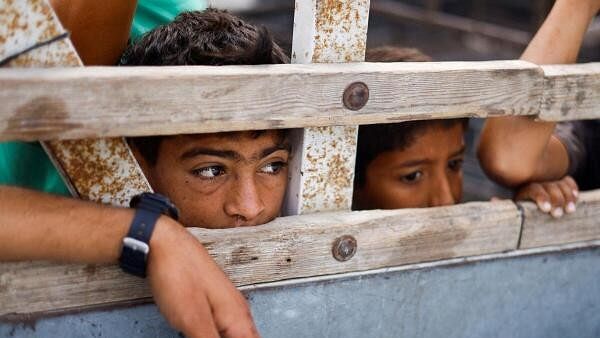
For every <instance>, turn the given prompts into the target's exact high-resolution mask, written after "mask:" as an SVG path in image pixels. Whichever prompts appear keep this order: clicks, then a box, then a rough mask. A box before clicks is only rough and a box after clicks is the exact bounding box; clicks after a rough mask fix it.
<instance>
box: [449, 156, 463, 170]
mask: <svg viewBox="0 0 600 338" xmlns="http://www.w3.org/2000/svg"><path fill="white" fill-rule="evenodd" d="M462 166H463V159H462V158H458V159H455V160H450V161H448V168H450V169H452V170H454V171H460V170H461V169H462Z"/></svg>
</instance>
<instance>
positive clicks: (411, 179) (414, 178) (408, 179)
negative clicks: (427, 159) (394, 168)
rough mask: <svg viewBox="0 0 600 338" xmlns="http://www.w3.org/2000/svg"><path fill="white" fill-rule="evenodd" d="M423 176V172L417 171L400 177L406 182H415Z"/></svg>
mask: <svg viewBox="0 0 600 338" xmlns="http://www.w3.org/2000/svg"><path fill="white" fill-rule="evenodd" d="M421 177H423V172H422V171H415V172H412V173H410V174H408V175H404V176H402V177H401V178H400V180H402V182H405V183H415V182H417V181H419V180H420V179H421Z"/></svg>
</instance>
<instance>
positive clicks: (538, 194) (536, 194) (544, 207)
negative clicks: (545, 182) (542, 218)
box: [515, 183, 552, 213]
mask: <svg viewBox="0 0 600 338" xmlns="http://www.w3.org/2000/svg"><path fill="white" fill-rule="evenodd" d="M515 200H517V201H524V200H530V201H533V202H535V203H536V204H537V206H538V209H540V211H541V212H545V213H548V212H550V211H551V210H552V205H551V204H550V195H548V193H546V190H544V188H542V185H541V184H538V183H531V184H529V185H527V186H525V187H524V188H522V189H521V190H519V192H518V193H517V196H516V197H515Z"/></svg>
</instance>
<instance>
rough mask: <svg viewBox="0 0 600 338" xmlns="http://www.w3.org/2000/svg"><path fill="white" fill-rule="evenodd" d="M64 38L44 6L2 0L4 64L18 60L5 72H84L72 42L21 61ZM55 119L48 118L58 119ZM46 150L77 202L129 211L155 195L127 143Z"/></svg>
mask: <svg viewBox="0 0 600 338" xmlns="http://www.w3.org/2000/svg"><path fill="white" fill-rule="evenodd" d="M64 33H65V30H64V28H63V27H62V26H61V24H60V22H59V21H58V18H57V17H56V15H55V14H54V11H53V10H52V8H51V7H50V5H49V4H48V3H47V2H46V1H44V0H26V1H10V0H0V60H2V59H6V58H9V57H11V56H16V55H18V56H17V57H16V58H14V59H12V60H11V61H10V62H8V63H7V64H6V66H8V67H57V66H63V67H64V66H72V67H78V66H83V64H82V62H81V60H80V59H79V56H78V55H77V53H76V51H75V48H74V47H73V45H72V44H71V41H70V40H69V39H61V40H58V41H56V42H54V43H51V44H48V45H44V46H41V47H40V48H36V49H33V50H31V51H29V52H27V53H24V54H22V55H19V54H20V53H22V52H23V51H25V50H27V49H28V48H29V47H31V46H35V45H36V44H39V43H42V42H44V41H49V40H50V39H52V38H54V37H57V36H60V35H62V34H64ZM54 115H56V114H54ZM54 115H52V116H48V118H50V119H52V118H57V117H59V116H54ZM43 146H44V148H45V149H46V151H47V153H48V155H49V156H50V157H51V159H52V161H53V163H54V164H55V166H56V167H57V169H58V170H59V172H60V173H61V174H62V176H63V178H64V180H65V182H66V183H67V186H68V187H69V189H70V190H71V192H72V194H73V195H74V196H79V197H81V198H84V199H88V200H92V201H97V202H102V203H108V204H113V205H121V206H125V205H127V204H128V202H129V199H130V198H131V196H133V195H135V194H137V193H139V192H141V191H149V190H151V188H150V185H149V184H148V182H147V181H146V178H145V177H144V174H143V172H142V170H141V169H140V167H139V166H138V164H137V161H136V160H135V158H134V157H133V154H132V153H131V151H130V149H129V147H128V146H127V143H126V142H125V139H124V138H112V139H95V140H78V141H50V142H43Z"/></svg>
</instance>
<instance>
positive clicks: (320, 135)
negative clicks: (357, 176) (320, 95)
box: [301, 126, 356, 213]
mask: <svg viewBox="0 0 600 338" xmlns="http://www.w3.org/2000/svg"><path fill="white" fill-rule="evenodd" d="M355 130H356V127H354V126H335V127H314V128H307V129H306V130H305V135H304V137H305V139H304V144H305V149H304V151H305V153H304V161H303V163H302V173H303V175H302V180H301V181H302V183H301V184H302V195H301V196H302V198H301V210H302V211H301V213H305V212H310V211H329V210H348V209H349V208H350V206H351V204H352V186H353V181H354V162H355V154H356V153H355V149H356V133H355Z"/></svg>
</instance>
